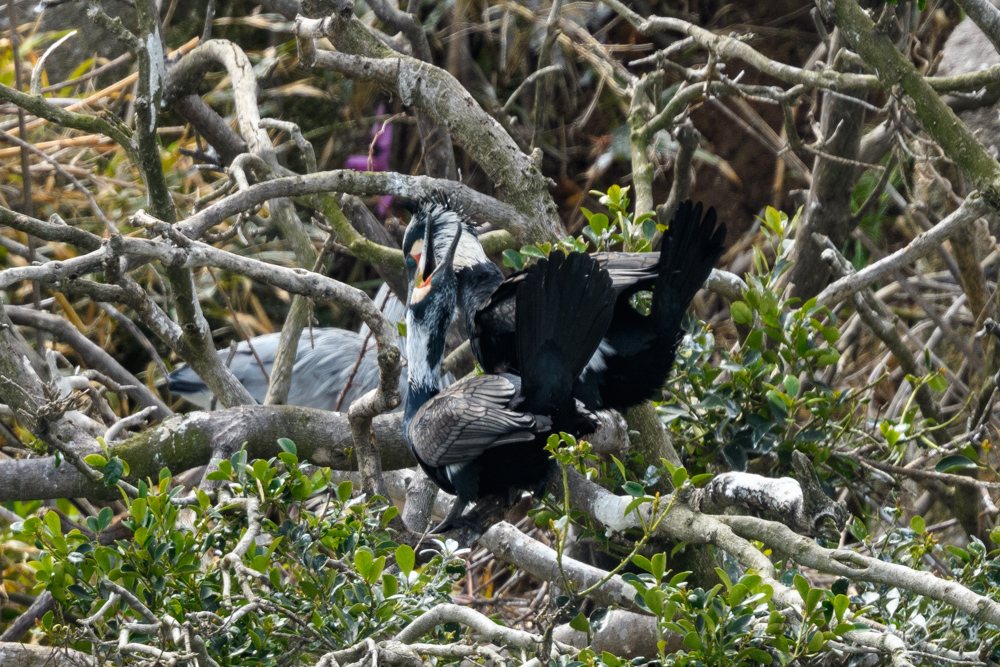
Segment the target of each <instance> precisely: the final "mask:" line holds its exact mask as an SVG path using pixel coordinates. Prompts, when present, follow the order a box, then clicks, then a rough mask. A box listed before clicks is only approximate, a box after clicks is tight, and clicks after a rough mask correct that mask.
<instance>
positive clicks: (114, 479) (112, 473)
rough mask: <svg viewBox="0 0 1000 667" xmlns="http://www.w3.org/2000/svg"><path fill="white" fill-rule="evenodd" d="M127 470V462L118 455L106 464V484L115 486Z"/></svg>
mask: <svg viewBox="0 0 1000 667" xmlns="http://www.w3.org/2000/svg"><path fill="white" fill-rule="evenodd" d="M123 472H125V462H124V461H122V460H121V459H120V458H118V457H117V456H116V457H114V458H113V459H111V460H110V461H108V462H107V463H106V464H105V466H104V486H114V485H115V484H117V483H118V480H120V479H121V478H122V473H123Z"/></svg>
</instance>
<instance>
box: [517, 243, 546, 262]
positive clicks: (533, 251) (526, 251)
mask: <svg viewBox="0 0 1000 667" xmlns="http://www.w3.org/2000/svg"><path fill="white" fill-rule="evenodd" d="M521 254H522V255H525V256H527V257H535V258H537V259H543V258H544V257H546V254H545V253H544V252H542V250H541V249H540V248H538V247H537V246H533V245H526V246H524V247H522V248H521Z"/></svg>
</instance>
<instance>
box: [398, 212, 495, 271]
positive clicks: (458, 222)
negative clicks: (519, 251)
mask: <svg viewBox="0 0 1000 667" xmlns="http://www.w3.org/2000/svg"><path fill="white" fill-rule="evenodd" d="M410 212H411V213H412V215H411V217H410V224H409V225H407V226H406V233H405V235H404V236H403V256H404V257H405V261H406V273H407V277H408V278H409V279H410V283H411V284H413V283H414V282H415V281H416V280H417V278H418V277H419V278H421V280H422V279H423V278H424V277H426V275H427V274H426V273H425V274H424V275H422V276H418V275H417V274H418V267H419V266H420V262H421V259H422V258H423V257H424V255H425V254H428V252H427V251H428V248H429V246H428V245H427V231H428V227H430V228H431V229H432V232H433V235H434V238H435V239H436V240H437V244H436V249H435V251H434V253H433V254H434V257H433V259H432V261H433V262H434V263H436V264H440V263H442V262H443V261H444V255H445V253H446V252H447V251H448V248H449V247H450V246H451V241H452V240H453V239H458V245H457V246H456V248H455V253H454V260H453V266H454V269H455V270H456V271H458V270H460V269H463V268H465V267H466V266H472V265H474V264H479V263H482V262H489V261H490V260H489V258H488V257H487V256H486V253H485V252H483V247H482V246H481V245H479V236H478V235H477V234H476V227H475V224H474V223H473V222H472V219H471V218H470V217H469V216H468V215H466V214H465V212H464V211H462V209H461V206H459V204H458V202H456V201H454V200H452V199H449V198H448V197H447V196H445V195H442V194H439V193H436V194H433V195H431V196H429V197H426V198H424V199H421V200H419V201H417V202H416V203H415V204H414V205H413V206H412V207H410ZM457 230H461V231H462V233H461V234H458V235H457V236H456V233H457Z"/></svg>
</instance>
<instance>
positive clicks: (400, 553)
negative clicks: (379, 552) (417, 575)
mask: <svg viewBox="0 0 1000 667" xmlns="http://www.w3.org/2000/svg"><path fill="white" fill-rule="evenodd" d="M416 562H417V558H416V554H414V553H413V547H411V546H410V545H408V544H400V545H399V546H398V547H396V565H398V566H399V571H400V572H402V573H403V574H404V575H406V576H407V577H409V576H410V572H412V571H413V566H414V565H415V564H416Z"/></svg>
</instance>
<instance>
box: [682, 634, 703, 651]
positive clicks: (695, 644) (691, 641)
mask: <svg viewBox="0 0 1000 667" xmlns="http://www.w3.org/2000/svg"><path fill="white" fill-rule="evenodd" d="M684 646H686V647H687V648H689V649H691V650H692V651H697V650H699V649H701V648H702V647H703V646H704V644H702V642H701V635H699V634H698V633H697V632H689V633H687V634H686V635H684Z"/></svg>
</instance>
